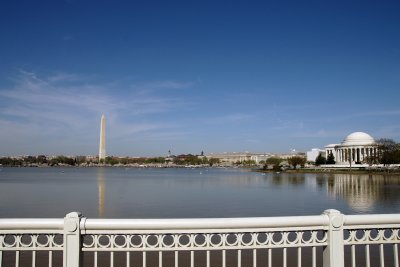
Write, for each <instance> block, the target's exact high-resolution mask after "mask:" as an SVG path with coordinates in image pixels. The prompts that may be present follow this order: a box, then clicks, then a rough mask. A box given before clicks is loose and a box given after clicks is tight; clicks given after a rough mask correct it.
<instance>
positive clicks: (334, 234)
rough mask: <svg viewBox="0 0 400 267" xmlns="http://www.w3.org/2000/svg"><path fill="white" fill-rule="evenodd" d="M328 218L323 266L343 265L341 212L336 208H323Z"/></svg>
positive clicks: (339, 266) (334, 266)
mask: <svg viewBox="0 0 400 267" xmlns="http://www.w3.org/2000/svg"><path fill="white" fill-rule="evenodd" d="M323 214H324V215H327V216H328V218H329V229H328V233H327V242H328V245H327V246H326V247H324V252H323V267H344V245H343V214H341V213H340V211H338V210H334V209H329V210H325V211H324V213H323Z"/></svg>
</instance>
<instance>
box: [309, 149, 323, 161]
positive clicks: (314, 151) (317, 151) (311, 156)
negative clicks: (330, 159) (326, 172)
mask: <svg viewBox="0 0 400 267" xmlns="http://www.w3.org/2000/svg"><path fill="white" fill-rule="evenodd" d="M319 154H322V156H324V157H325V150H323V149H319V148H313V149H311V151H307V161H311V162H315V160H316V159H317V157H318V156H319Z"/></svg>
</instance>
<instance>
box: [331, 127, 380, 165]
mask: <svg viewBox="0 0 400 267" xmlns="http://www.w3.org/2000/svg"><path fill="white" fill-rule="evenodd" d="M325 153H326V156H327V157H328V155H329V154H333V156H334V158H335V161H336V164H341V165H344V164H350V163H352V164H356V163H363V162H364V161H365V159H367V158H368V157H377V156H378V144H377V143H376V141H375V140H374V138H372V136H370V135H369V134H367V133H364V132H354V133H352V134H349V135H348V136H347V137H346V138H345V139H344V140H343V141H342V143H340V144H330V145H327V146H326V147H325Z"/></svg>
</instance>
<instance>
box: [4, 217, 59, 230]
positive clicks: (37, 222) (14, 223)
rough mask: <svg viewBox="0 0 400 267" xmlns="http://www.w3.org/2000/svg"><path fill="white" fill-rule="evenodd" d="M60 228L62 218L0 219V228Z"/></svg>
mask: <svg viewBox="0 0 400 267" xmlns="http://www.w3.org/2000/svg"><path fill="white" fill-rule="evenodd" d="M27 229H29V230H62V229H64V219H0V230H27Z"/></svg>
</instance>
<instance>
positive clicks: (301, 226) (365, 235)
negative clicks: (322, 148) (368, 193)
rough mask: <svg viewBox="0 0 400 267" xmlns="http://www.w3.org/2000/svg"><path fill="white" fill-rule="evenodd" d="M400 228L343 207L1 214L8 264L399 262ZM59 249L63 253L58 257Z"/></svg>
mask: <svg viewBox="0 0 400 267" xmlns="http://www.w3.org/2000/svg"><path fill="white" fill-rule="evenodd" d="M399 229H400V215H399V214H390V215H346V216H345V215H343V214H341V213H340V212H339V211H336V210H326V211H325V212H324V213H323V214H321V215H318V216H297V217H267V218H217V219H88V218H85V217H82V216H81V215H80V214H79V213H76V212H73V213H70V214H67V216H66V217H65V218H64V219H0V267H1V266H11V265H13V266H17V267H18V266H20V264H21V266H28V265H26V263H27V262H28V263H29V266H36V265H37V266H44V265H47V266H53V265H54V266H65V267H78V266H96V267H97V266H98V265H101V264H102V266H127V267H130V266H160V267H161V266H175V267H176V266H207V267H209V266H211V265H212V266H224V267H225V266H269V267H271V266H285V267H286V266H313V267H315V266H324V267H343V266H352V267H355V266H368V267H369V266H381V267H383V266H385V264H386V266H395V267H399V256H398V250H399V248H398V243H400V233H399ZM53 253H58V254H61V255H59V258H60V259H58V262H57V260H56V259H55V258H53ZM3 254H4V255H3ZM6 254H7V255H6ZM38 254H40V256H37V255H38ZM10 262H11V265H10ZM43 262H46V263H45V264H44V263H43ZM104 262H106V265H104ZM100 263H101V264H100ZM7 264H8V265H7ZM24 264H25V265H24Z"/></svg>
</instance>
